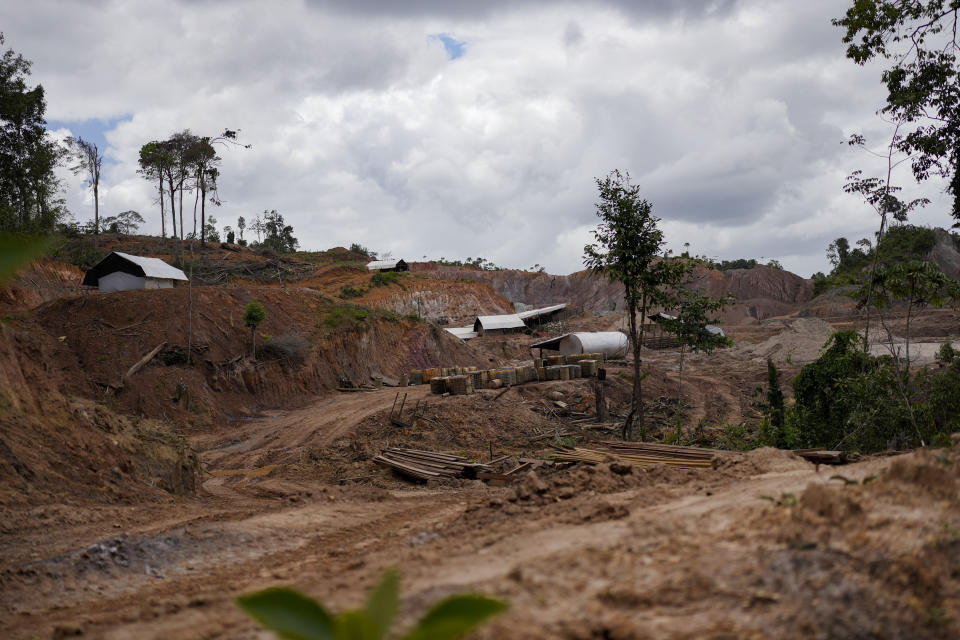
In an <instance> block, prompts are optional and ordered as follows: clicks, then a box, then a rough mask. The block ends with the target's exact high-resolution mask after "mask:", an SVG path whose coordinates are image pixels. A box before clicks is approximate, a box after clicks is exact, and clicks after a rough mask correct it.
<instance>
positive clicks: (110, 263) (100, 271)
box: [83, 251, 187, 293]
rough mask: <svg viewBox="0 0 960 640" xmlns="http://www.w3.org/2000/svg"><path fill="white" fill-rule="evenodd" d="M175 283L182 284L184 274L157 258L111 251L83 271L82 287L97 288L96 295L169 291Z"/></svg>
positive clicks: (184, 279)
mask: <svg viewBox="0 0 960 640" xmlns="http://www.w3.org/2000/svg"><path fill="white" fill-rule="evenodd" d="M178 280H180V281H186V280H187V276H186V274H184V273H183V271H181V270H180V269H177V268H176V267H172V266H170V265H169V264H167V263H166V262H164V261H163V260H160V259H159V258H143V257H141V256H132V255H130V254H128V253H121V252H120V251H113V252H111V253H110V255H108V256H107V257H106V258H104V259H103V260H101V261H100V262H98V263H97V264H96V265H94V267H93V268H92V269H90V270H89V271H87V273H86V275H85V276H84V277H83V284H84V286H88V287H99V288H100V293H113V292H114V291H134V290H137V289H172V288H173V286H174V283H175V282H176V281H178Z"/></svg>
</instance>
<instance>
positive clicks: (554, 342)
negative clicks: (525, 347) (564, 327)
mask: <svg viewBox="0 0 960 640" xmlns="http://www.w3.org/2000/svg"><path fill="white" fill-rule="evenodd" d="M568 335H570V334H569V333H565V334H563V335H562V336H557V337H556V338H550V339H549V340H541V341H540V342H534V343H533V344H532V345H530V348H531V349H550V350H551V351H557V350H559V349H560V341H561V340H563V339H564V338H566V337H567V336H568Z"/></svg>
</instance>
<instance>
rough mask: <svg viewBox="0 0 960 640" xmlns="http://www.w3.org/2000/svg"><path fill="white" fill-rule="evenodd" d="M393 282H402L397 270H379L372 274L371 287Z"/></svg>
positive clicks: (388, 284)
mask: <svg viewBox="0 0 960 640" xmlns="http://www.w3.org/2000/svg"><path fill="white" fill-rule="evenodd" d="M391 284H396V285H399V284H400V274H399V273H397V272H396V271H377V272H376V273H375V274H373V275H372V276H370V285H369V287H370V288H371V289H373V288H376V287H387V286H390V285H391ZM401 286H402V285H401Z"/></svg>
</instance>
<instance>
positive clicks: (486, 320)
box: [473, 313, 527, 331]
mask: <svg viewBox="0 0 960 640" xmlns="http://www.w3.org/2000/svg"><path fill="white" fill-rule="evenodd" d="M477 322H479V323H480V326H481V327H483V330H484V331H490V330H491V329H524V328H526V326H527V325H526V323H524V321H523V320H522V319H521V318H520V316H519V315H517V314H516V313H508V314H505V315H502V316H477V320H476V322H474V323H473V326H474V327H476V326H477Z"/></svg>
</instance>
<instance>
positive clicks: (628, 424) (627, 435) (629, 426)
mask: <svg viewBox="0 0 960 640" xmlns="http://www.w3.org/2000/svg"><path fill="white" fill-rule="evenodd" d="M644 301H645V298H644V299H642V300H641V302H644ZM640 313H641V321H640V329H639V331H638V330H637V302H636V300H634V299H628V300H627V315H628V319H629V327H630V344H631V346H632V347H633V394H632V396H631V398H630V413H629V414H628V415H627V419H626V421H624V423H623V433H622V434H621V435H622V437H623V439H624V440H631V439H632V438H633V433H634V427H639V429H640V439H641V441H642V440H643V439H644V438H645V437H646V430H645V429H644V424H643V418H644V416H643V413H644V406H643V377H642V376H641V375H640V348H641V346H642V345H643V333H644V329H643V324H644V320H645V316H646V305H645V304H641V306H640Z"/></svg>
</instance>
